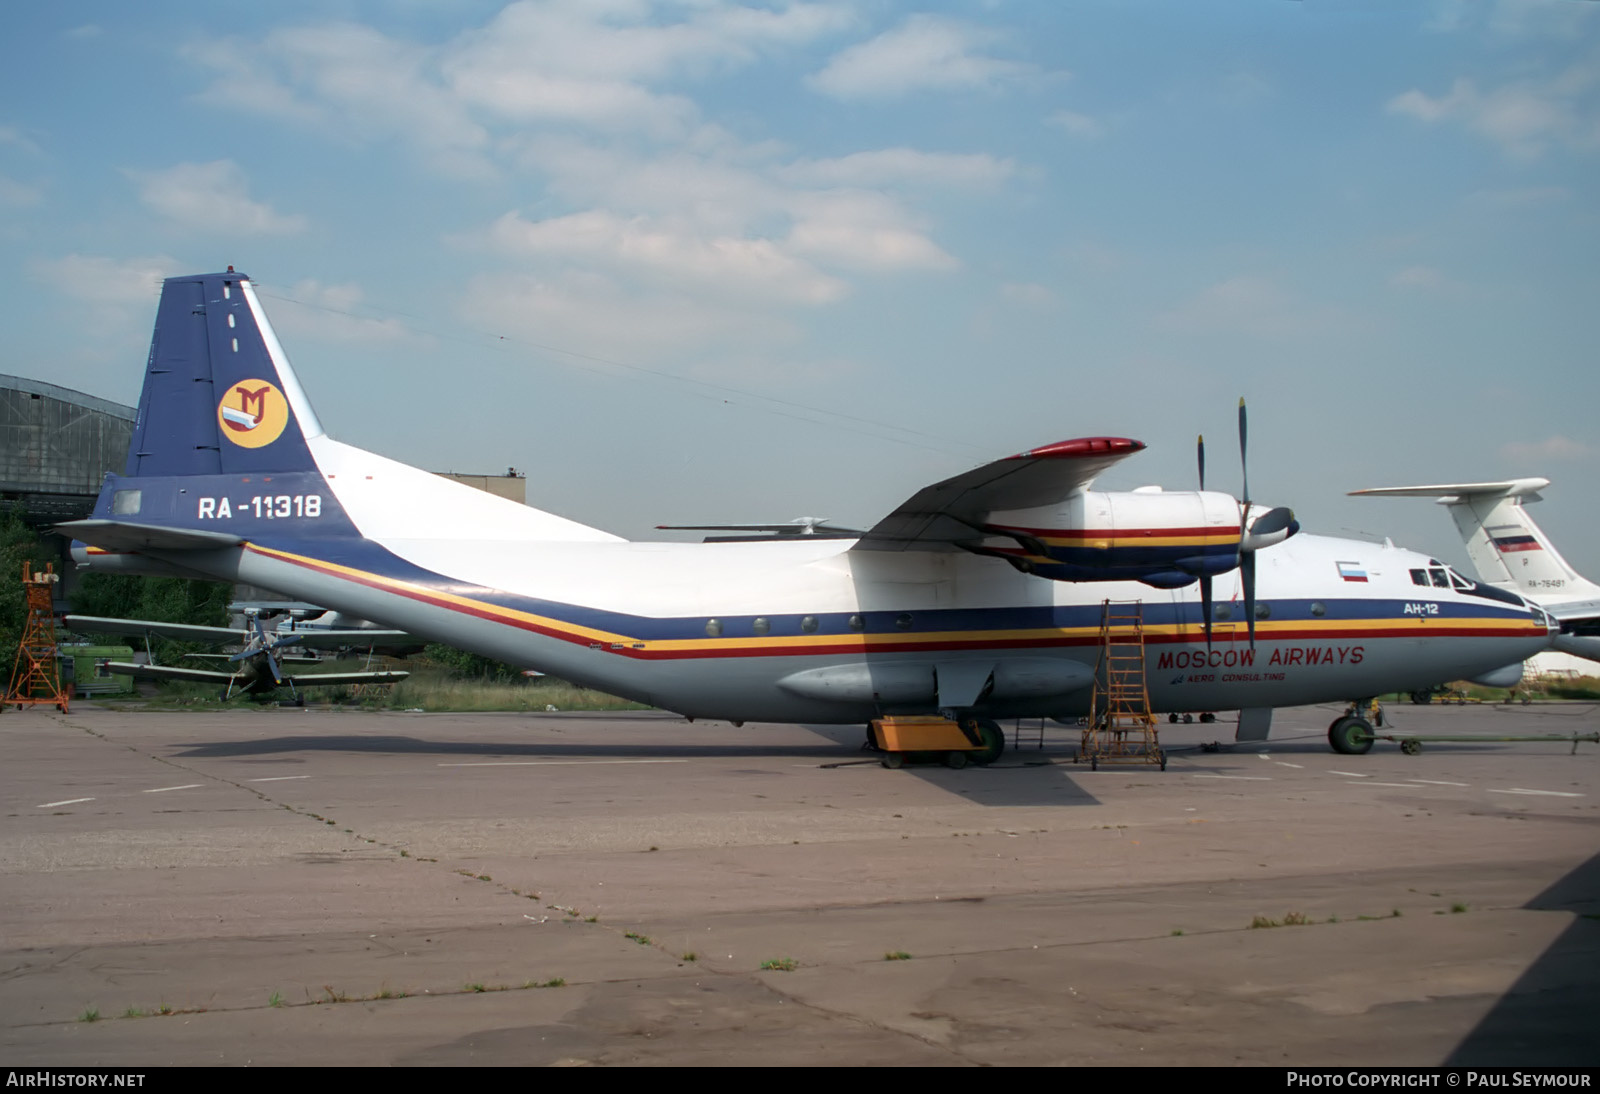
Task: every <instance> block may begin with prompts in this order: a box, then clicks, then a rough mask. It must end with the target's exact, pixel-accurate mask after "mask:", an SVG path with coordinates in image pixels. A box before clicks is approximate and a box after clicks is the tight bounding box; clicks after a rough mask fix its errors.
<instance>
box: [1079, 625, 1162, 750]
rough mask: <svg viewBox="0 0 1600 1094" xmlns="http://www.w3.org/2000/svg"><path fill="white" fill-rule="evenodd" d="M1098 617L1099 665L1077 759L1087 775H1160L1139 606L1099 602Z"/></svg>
mask: <svg viewBox="0 0 1600 1094" xmlns="http://www.w3.org/2000/svg"><path fill="white" fill-rule="evenodd" d="M1100 611H1101V615H1100V664H1099V665H1098V667H1097V671H1096V672H1095V682H1094V690H1093V692H1092V698H1091V700H1090V708H1089V721H1088V724H1087V725H1085V726H1084V730H1083V742H1082V745H1081V747H1080V749H1079V753H1078V758H1079V759H1080V760H1087V761H1088V762H1089V766H1090V768H1091V769H1098V768H1099V766H1100V765H1101V764H1153V765H1157V766H1159V767H1160V768H1161V770H1163V771H1165V770H1166V769H1167V755H1166V753H1165V752H1163V751H1161V742H1160V739H1159V737H1158V736H1157V734H1156V720H1155V717H1154V716H1153V715H1152V714H1151V713H1150V692H1149V689H1148V688H1147V687H1146V684H1145V660H1144V612H1143V604H1141V603H1140V602H1139V601H1137V600H1135V601H1132V602H1131V603H1130V602H1117V601H1112V600H1105V601H1102V602H1101V609H1100Z"/></svg>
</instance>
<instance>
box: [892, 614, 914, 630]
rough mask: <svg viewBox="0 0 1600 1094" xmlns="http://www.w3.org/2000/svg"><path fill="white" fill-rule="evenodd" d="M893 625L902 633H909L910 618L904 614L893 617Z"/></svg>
mask: <svg viewBox="0 0 1600 1094" xmlns="http://www.w3.org/2000/svg"><path fill="white" fill-rule="evenodd" d="M894 625H895V626H896V627H899V628H900V629H901V630H903V631H909V630H910V629H911V616H910V615H908V614H905V613H902V614H900V615H897V616H895V617H894Z"/></svg>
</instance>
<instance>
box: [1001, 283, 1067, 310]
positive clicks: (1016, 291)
mask: <svg viewBox="0 0 1600 1094" xmlns="http://www.w3.org/2000/svg"><path fill="white" fill-rule="evenodd" d="M1000 295H1001V296H1002V297H1003V298H1004V299H1006V300H1008V301H1010V302H1011V303H1014V304H1021V305H1023V306H1025V307H1029V308H1046V307H1050V306H1052V305H1053V304H1055V302H1056V294H1055V293H1053V292H1051V291H1050V290H1049V289H1048V288H1046V287H1045V286H1043V285H1040V284H1039V283H1037V282H1034V281H1008V282H1006V283H1005V284H1003V285H1001V286H1000Z"/></svg>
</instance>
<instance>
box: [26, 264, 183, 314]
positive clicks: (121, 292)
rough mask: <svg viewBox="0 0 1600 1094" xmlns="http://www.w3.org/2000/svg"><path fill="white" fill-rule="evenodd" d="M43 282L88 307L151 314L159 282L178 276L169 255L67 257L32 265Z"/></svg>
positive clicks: (158, 291)
mask: <svg viewBox="0 0 1600 1094" xmlns="http://www.w3.org/2000/svg"><path fill="white" fill-rule="evenodd" d="M33 269H34V272H35V273H36V274H38V275H39V276H40V277H41V278H42V279H43V280H45V281H46V282H48V283H50V284H52V285H54V286H55V287H56V288H57V289H59V290H60V291H61V292H62V293H63V294H64V295H66V296H69V297H71V298H72V299H74V300H82V301H86V302H88V303H91V304H149V305H150V308H151V312H152V314H153V313H154V310H155V302H156V301H157V300H158V299H159V298H160V296H161V282H162V281H163V280H164V279H166V278H168V277H172V276H174V275H176V274H178V273H180V272H181V271H180V269H179V262H178V260H177V259H175V258H173V257H171V256H170V255H150V256H147V257H143V258H106V257H104V256H101V255H81V254H69V255H65V256H63V257H61V258H52V259H44V260H41V261H38V262H35V263H34V264H33Z"/></svg>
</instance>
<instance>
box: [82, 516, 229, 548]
mask: <svg viewBox="0 0 1600 1094" xmlns="http://www.w3.org/2000/svg"><path fill="white" fill-rule="evenodd" d="M54 530H55V531H57V532H59V533H61V534H62V535H65V536H71V537H72V538H73V539H76V540H81V541H83V542H84V543H87V544H89V545H90V546H91V547H100V548H103V549H104V550H107V551H215V550H218V549H219V548H223V547H237V546H238V545H239V544H241V543H243V542H244V540H243V539H242V538H240V537H239V536H236V535H233V534H231V533H229V532H201V531H195V530H193V529H186V528H163V527H162V526H161V525H159V524H133V523H130V522H127V521H121V520H73V521H68V522H67V523H66V524H58V525H56V526H55V529H54Z"/></svg>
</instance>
